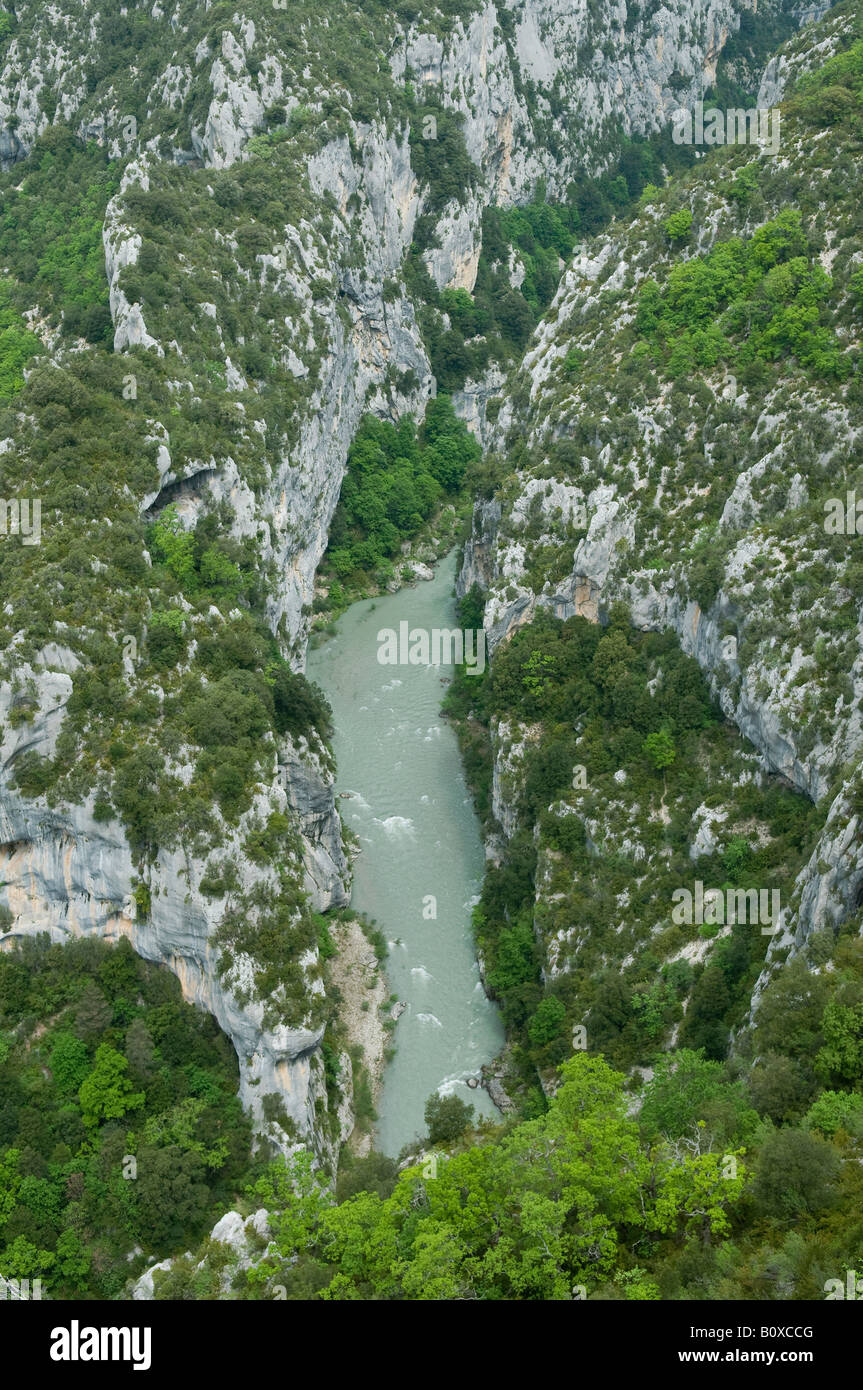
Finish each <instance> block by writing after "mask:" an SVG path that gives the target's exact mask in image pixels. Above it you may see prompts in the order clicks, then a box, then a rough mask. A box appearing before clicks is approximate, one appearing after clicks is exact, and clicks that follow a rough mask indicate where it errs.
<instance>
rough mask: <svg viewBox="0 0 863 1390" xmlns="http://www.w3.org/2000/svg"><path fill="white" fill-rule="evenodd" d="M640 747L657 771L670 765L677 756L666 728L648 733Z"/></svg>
mask: <svg viewBox="0 0 863 1390" xmlns="http://www.w3.org/2000/svg"><path fill="white" fill-rule="evenodd" d="M641 747H642V752H644V753H646V754H647V756H648V758H649V759H650V761H651V763H652V764H653V766H654V768H655V769H656V771H657V772H664V771H665V769H666V768H667V767H671V764H672V763H673V762H674V759H675V758H676V757H677V749H676V748H675V746H674V739H673V738H672V737H671V734H670V733H669V732H668V730H667V729H657V730H656V732H655V733H652V734H648V735H647V738H646V739H645V740H644V743H643V744H642V745H641Z"/></svg>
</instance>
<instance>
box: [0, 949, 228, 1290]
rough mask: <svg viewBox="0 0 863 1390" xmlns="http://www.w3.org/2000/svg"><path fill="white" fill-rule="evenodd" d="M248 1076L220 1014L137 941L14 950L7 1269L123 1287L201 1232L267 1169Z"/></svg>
mask: <svg viewBox="0 0 863 1390" xmlns="http://www.w3.org/2000/svg"><path fill="white" fill-rule="evenodd" d="M237 1081H238V1076H237V1060H236V1057H235V1055H234V1052H233V1049H232V1048H231V1045H230V1043H229V1042H228V1040H227V1038H226V1037H225V1035H224V1034H223V1033H222V1032H221V1031H220V1030H219V1028H218V1027H217V1025H216V1023H215V1021H214V1020H213V1018H212V1017H211V1016H210V1015H209V1014H206V1013H203V1012H201V1011H200V1010H198V1009H195V1008H193V1007H192V1006H191V1005H190V1004H186V1003H184V1002H183V999H182V995H181V991H180V985H179V982H178V981H177V980H176V979H175V977H174V976H173V975H171V974H170V973H169V972H168V971H167V970H164V969H161V968H159V967H157V966H155V965H149V964H147V963H146V962H144V961H143V960H141V959H140V957H138V956H136V955H135V953H134V952H133V951H132V949H131V947H130V946H129V945H128V943H127V942H125V941H121V942H120V943H119V945H117V946H115V947H112V946H108V945H106V944H105V943H104V942H101V941H97V940H93V939H90V938H84V939H82V940H80V941H73V942H70V943H69V944H68V945H66V946H60V945H51V944H49V942H48V938H47V936H46V937H40V938H36V939H32V940H31V939H24V940H23V941H21V942H20V944H17V945H15V947H14V948H13V949H12V950H6V951H3V952H0V1273H2V1274H4V1275H5V1276H6V1277H7V1278H17V1279H34V1278H40V1279H41V1280H42V1283H43V1286H44V1287H45V1289H46V1290H47V1292H48V1294H49V1295H50V1297H52V1298H99V1299H106V1298H115V1297H117V1296H119V1295H122V1293H123V1290H124V1287H125V1283H126V1280H127V1278H128V1276H129V1273H130V1269H132V1270H137V1269H140V1268H142V1267H143V1266H144V1265H145V1264H146V1263H149V1262H150V1261H152V1260H153V1259H159V1258H163V1257H164V1256H166V1255H169V1254H174V1253H176V1252H178V1251H181V1250H184V1249H187V1248H188V1247H189V1244H190V1243H191V1242H193V1241H196V1240H199V1239H200V1238H201V1236H202V1235H203V1234H204V1233H205V1231H207V1230H208V1229H209V1227H210V1226H211V1225H212V1224H213V1222H214V1221H215V1220H217V1219H218V1216H219V1215H220V1213H221V1212H222V1211H223V1210H224V1208H225V1206H226V1205H230V1203H231V1202H232V1201H233V1199H234V1194H235V1193H236V1192H237V1191H242V1190H243V1187H244V1185H245V1184H246V1183H247V1182H248V1181H249V1178H250V1177H251V1176H253V1175H254V1171H255V1168H254V1165H253V1164H252V1161H251V1156H250V1145H251V1137H252V1136H251V1124H250V1122H249V1120H248V1118H247V1117H246V1116H245V1115H244V1114H243V1110H242V1106H241V1105H240V1102H239V1100H238V1099H237V1096H236V1094H235V1093H236V1089H237ZM135 1247H137V1252H138V1253H136V1254H135V1255H134V1261H133V1264H132V1265H131V1266H130V1263H129V1256H130V1255H132V1253H133V1250H134V1249H135Z"/></svg>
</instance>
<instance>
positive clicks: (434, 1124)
mask: <svg viewBox="0 0 863 1390" xmlns="http://www.w3.org/2000/svg"><path fill="white" fill-rule="evenodd" d="M473 1113H474V1108H473V1106H472V1105H467V1104H466V1103H465V1101H463V1100H461V1099H460V1098H459V1097H458V1096H442V1095H439V1094H438V1092H437V1091H435V1092H434V1094H433V1095H430V1096H429V1098H428V1100H427V1101H426V1105H425V1122H426V1128H427V1130H428V1136H429V1143H430V1144H451V1143H453V1142H454V1140H456V1139H459V1138H460V1137H461V1135H462V1134H464V1132H465V1130H466V1129H467V1127H468V1125H469V1124H470V1123H471V1121H472V1119H473Z"/></svg>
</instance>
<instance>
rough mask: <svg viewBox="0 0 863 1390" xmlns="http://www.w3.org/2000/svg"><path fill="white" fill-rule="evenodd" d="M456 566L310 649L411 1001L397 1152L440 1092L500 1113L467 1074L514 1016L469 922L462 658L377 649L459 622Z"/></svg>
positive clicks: (383, 1140) (470, 854) (471, 895)
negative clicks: (456, 690)
mask: <svg viewBox="0 0 863 1390" xmlns="http://www.w3.org/2000/svg"><path fill="white" fill-rule="evenodd" d="M454 576H455V556H454V554H451V555H450V556H448V557H447V559H446V560H443V561H441V563H440V564H439V565H438V567H437V572H436V574H435V577H434V579H433V580H432V581H430V582H423V583H419V584H417V585H416V586H415V587H412V588H407V589H402V590H401V591H400V592H399V593H396V594H387V595H384V596H383V597H381V598H377V599H366V600H363V601H362V602H361V603H356V604H354V605H353V606H352V607H351V608H350V609H349V610H348V612H347V613H345V614H344V615H343V616H342V618H340V620H339V622H338V624H337V630H336V633H335V635H334V636H332V637H331V638H329V639H328V640H325V641H324V642H323V643H322V644H321V645H320V646H319V647H317V648H314V649H311V650H310V651H309V657H308V667H307V673H308V676H309V679H310V680H313V681H317V683H318V684H319V685H320V686H321V687H322V688H323V690H324V691H325V692H326V695H327V698H328V699H329V701H330V704H331V705H332V708H333V716H334V724H335V736H334V738H333V747H334V751H335V755H336V759H337V763H338V777H337V783H336V786H337V790H338V791H339V792H348V793H350V796H349V797H346V798H344V799H343V800H341V801H340V802H339V805H340V808H341V811H342V815H343V817H344V821H345V824H346V825H347V826H349V827H350V829H351V830H353V831H354V833H355V834H356V835H357V836H358V837H359V842H360V846H361V849H362V853H361V854H360V855H359V856H358V857H357V859H356V860H355V861H354V888H353V898H352V905H353V906H354V907H355V908H356V909H357V910H358V911H360V912H363V913H365V914H366V915H367V916H368V917H371V918H374V919H375V921H376V922H377V925H378V927H379V928H380V929H381V931H383V933H384V935H385V936H386V938H387V941H388V944H389V958H388V960H387V964H386V971H387V977H388V979H389V982H390V988H391V990H392V991H393V993H395V994H397V995H398V997H399V999H400V1000H403V1001H404V1002H405V1003H406V1005H407V1008H406V1009H405V1011H404V1013H403V1014H402V1016H401V1018H400V1019H399V1021H398V1024H397V1026H396V1029H395V1032H394V1034H393V1039H394V1043H395V1046H396V1049H397V1050H396V1054H395V1057H394V1058H393V1060H392V1061H391V1062H390V1063H389V1065H388V1066H387V1068H386V1072H385V1076H384V1082H383V1091H382V1095H381V1100H380V1104H379V1107H378V1110H379V1121H378V1125H377V1130H376V1137H375V1145H376V1147H377V1148H378V1149H380V1150H382V1151H383V1152H384V1153H387V1154H391V1155H396V1154H397V1153H398V1151H399V1149H401V1147H402V1146H403V1145H404V1144H405V1143H407V1142H409V1141H411V1140H412V1139H413V1138H414V1137H415V1136H416V1135H422V1134H423V1133H424V1132H425V1124H424V1121H423V1109H424V1106H425V1102H426V1099H427V1098H428V1096H429V1095H430V1094H431V1093H432V1092H433V1091H439V1092H440V1093H441V1094H453V1093H455V1094H457V1095H459V1096H460V1097H461V1098H462V1099H464V1100H466V1101H469V1102H470V1103H471V1104H473V1105H474V1106H475V1108H476V1110H477V1113H478V1114H489V1115H496V1114H497V1112H496V1110H495V1108H494V1105H493V1104H492V1102H491V1100H490V1099H489V1097H488V1095H487V1094H486V1092H485V1091H484V1090H483V1089H482V1088H477V1089H475V1090H472V1089H469V1088H468V1086H467V1085H466V1082H467V1080H468V1078H470V1077H477V1076H478V1075H479V1069H480V1066H481V1065H482V1064H483V1063H484V1062H488V1061H490V1060H491V1059H492V1058H493V1057H494V1056H495V1055H496V1053H497V1052H498V1051H499V1049H500V1048H501V1046H502V1044H503V1028H502V1025H501V1022H500V1019H499V1015H498V1012H497V1009H496V1008H495V1007H494V1005H493V1004H492V1003H490V1002H489V1000H488V999H487V998H486V995H485V993H484V991H483V988H482V984H481V982H480V978H479V968H478V966H477V963H476V957H475V954H474V947H473V940H472V934H471V923H470V914H471V906H472V905H473V903H474V902H476V900H477V897H478V894H479V890H480V886H481V881H482V872H483V862H484V858H483V848H482V842H481V839H480V832H479V824H478V822H477V819H476V816H475V814H474V810H473V805H472V802H471V797H470V793H469V791H468V788H467V785H466V783H465V779H464V773H463V771H462V766H461V760H460V758H459V753H458V745H457V742H456V736H455V732H454V730H453V729H452V728H451V727H450V726H449V725H448V723H447V721H446V720H445V719H442V718H441V715H440V703H441V700H442V698H443V695H444V693H445V690H446V686H445V684H444V682H445V680H446V678H447V677H448V676H451V675H452V668H451V667H447V666H411V665H382V664H381V663H380V662H379V661H378V650H379V647H380V643H379V642H378V639H377V634H378V631H379V630H380V629H382V628H391V629H394V630H395V631H396V632H398V630H399V624H400V623H401V622H407V623H408V624H409V625H410V628H424V629H427V630H428V631H429V632H431V630H432V629H434V628H453V627H455V607H454V600H453V598H452V589H453V581H454ZM432 900H433V901H432ZM432 912H435V913H436V915H435V916H434V917H432V916H431V913H432Z"/></svg>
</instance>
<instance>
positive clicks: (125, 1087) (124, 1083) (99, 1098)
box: [78, 1043, 146, 1129]
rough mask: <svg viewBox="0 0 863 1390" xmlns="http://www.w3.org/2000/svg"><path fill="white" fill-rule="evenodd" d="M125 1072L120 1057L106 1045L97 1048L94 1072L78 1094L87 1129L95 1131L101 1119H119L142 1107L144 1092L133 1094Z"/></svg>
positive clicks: (86, 1079) (127, 1065)
mask: <svg viewBox="0 0 863 1390" xmlns="http://www.w3.org/2000/svg"><path fill="white" fill-rule="evenodd" d="M128 1069H129V1063H128V1062H127V1061H126V1058H125V1057H124V1056H123V1054H122V1053H121V1052H117V1051H116V1050H115V1049H114V1048H113V1047H111V1046H110V1045H109V1044H108V1043H102V1044H101V1046H100V1047H98V1048H97V1049H96V1057H95V1060H94V1063H93V1069H92V1071H91V1072H90V1074H89V1076H87V1077H86V1078H85V1080H84V1081H83V1082H82V1083H81V1087H80V1089H79V1091H78V1103H79V1104H80V1106H81V1117H82V1119H83V1121H84V1123H85V1125H87V1126H88V1128H91V1129H95V1128H96V1126H97V1125H99V1124H101V1123H102V1121H103V1120H119V1119H120V1118H121V1117H122V1116H123V1115H125V1114H126V1113H127V1111H129V1110H138V1109H140V1107H141V1106H142V1105H143V1104H144V1101H145V1099H146V1097H145V1095H144V1092H143V1091H133V1089H132V1083H131V1081H130V1080H129V1078H128V1077H127V1075H126V1072H127V1071H128Z"/></svg>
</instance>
